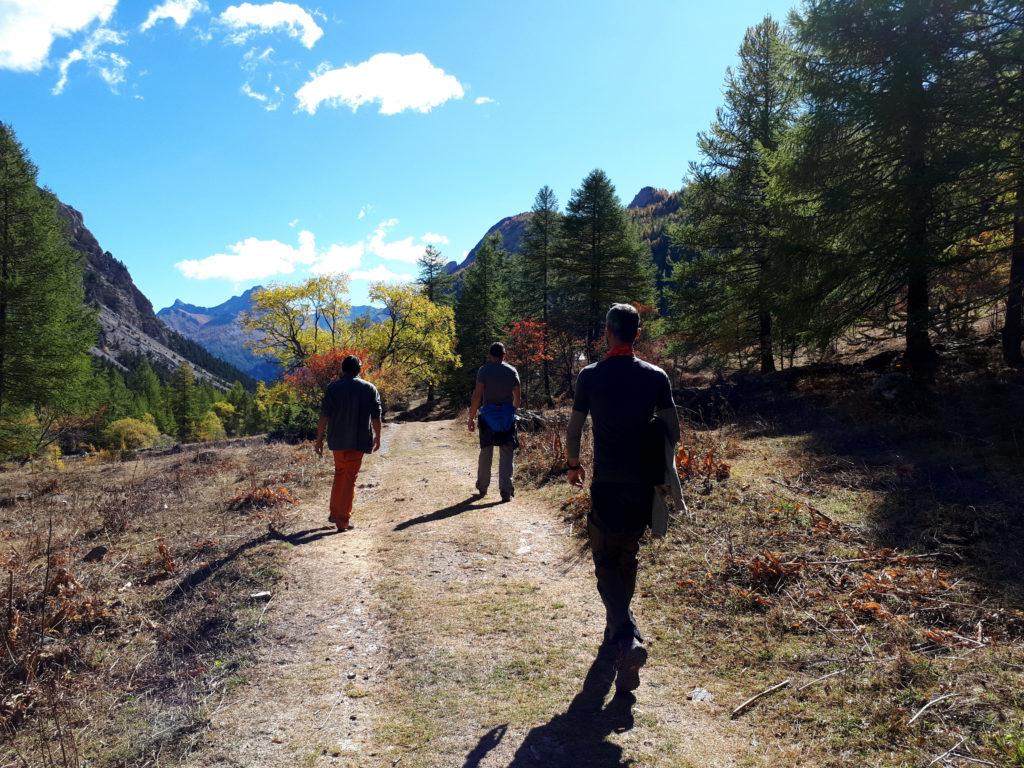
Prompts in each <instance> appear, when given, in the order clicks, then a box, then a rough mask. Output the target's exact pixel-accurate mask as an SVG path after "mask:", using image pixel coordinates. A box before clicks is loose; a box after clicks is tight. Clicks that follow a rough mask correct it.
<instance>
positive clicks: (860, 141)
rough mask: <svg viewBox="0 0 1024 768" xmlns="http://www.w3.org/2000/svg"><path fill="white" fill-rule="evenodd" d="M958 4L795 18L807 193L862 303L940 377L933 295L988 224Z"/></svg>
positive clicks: (912, 2) (840, 1) (828, 0)
mask: <svg viewBox="0 0 1024 768" xmlns="http://www.w3.org/2000/svg"><path fill="white" fill-rule="evenodd" d="M966 5H967V3H966V2H961V0H899V1H898V2H890V1H889V0H808V1H807V2H806V3H805V5H804V9H803V12H802V14H801V15H794V17H793V19H794V24H795V27H796V31H797V37H798V40H799V44H800V45H799V47H800V53H801V58H802V62H803V66H802V75H803V80H804V82H805V83H806V86H807V89H808V95H809V100H810V123H811V131H812V135H811V140H810V141H809V142H808V146H809V151H810V156H809V163H810V165H811V166H812V167H813V169H814V171H815V172H814V173H813V174H812V175H811V177H810V185H811V187H813V188H814V189H816V190H819V191H820V192H821V195H822V202H823V206H822V214H823V215H825V216H829V217H830V219H831V221H832V222H833V224H834V226H835V229H836V231H837V232H838V233H840V236H841V237H842V239H843V240H844V241H845V251H846V253H845V254H844V259H846V260H847V261H848V262H849V263H850V264H855V265H856V269H855V270H852V271H851V279H852V280H854V281H855V283H856V284H854V285H851V286H850V287H849V292H851V293H853V294H862V293H863V294H865V295H874V296H875V297H876V299H877V301H878V302H880V303H888V304H889V305H891V306H892V307H893V308H894V309H896V310H897V311H898V312H899V313H900V314H901V315H902V317H903V323H904V336H905V339H906V351H905V355H904V358H905V362H906V365H907V368H908V370H909V371H910V372H911V374H912V375H914V376H915V377H918V378H920V377H927V376H929V375H930V374H931V372H932V370H933V368H934V365H935V362H936V354H935V351H934V348H933V346H932V343H931V339H930V337H929V330H930V326H931V318H932V313H931V305H930V285H931V283H932V282H933V281H934V280H935V278H936V276H937V275H938V274H940V273H941V270H943V269H944V268H945V267H946V266H947V265H948V263H947V261H946V260H947V258H948V257H949V254H950V251H951V248H950V247H951V246H952V245H954V244H956V243H959V242H961V241H963V240H965V239H966V238H967V237H969V236H970V235H971V234H972V233H973V232H975V231H976V229H977V226H978V222H979V221H981V220H983V218H984V217H983V215H982V213H981V208H982V206H983V205H984V203H983V201H981V200H979V199H976V198H974V195H973V194H972V192H971V191H970V190H969V189H967V182H966V176H965V171H966V169H968V168H969V167H970V166H971V164H972V163H973V162H974V159H973V158H972V147H971V145H970V142H968V141H967V136H966V135H965V131H964V130H963V126H964V125H966V124H967V122H968V120H967V119H966V118H967V115H965V114H963V113H962V111H961V109H960V108H961V107H962V105H960V104H959V103H958V102H957V100H956V99H955V94H957V93H960V92H962V91H963V84H961V83H958V82H956V78H957V76H958V74H959V73H961V72H962V68H960V67H959V66H958V64H959V60H960V57H961V56H962V55H963V51H964V49H965V47H966V38H965V28H964V19H965V16H964V13H963V9H964V7H965V6H966Z"/></svg>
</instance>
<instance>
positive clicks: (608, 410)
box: [566, 304, 679, 694]
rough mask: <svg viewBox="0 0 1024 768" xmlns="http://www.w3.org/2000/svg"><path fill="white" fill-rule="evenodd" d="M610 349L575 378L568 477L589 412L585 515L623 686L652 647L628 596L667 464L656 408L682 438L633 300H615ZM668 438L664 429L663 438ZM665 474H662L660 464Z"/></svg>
mask: <svg viewBox="0 0 1024 768" xmlns="http://www.w3.org/2000/svg"><path fill="white" fill-rule="evenodd" d="M605 326H606V327H605V335H606V338H607V342H608V354H607V356H606V357H605V358H604V359H603V360H601V361H599V362H597V363H594V364H593V365H588V366H587V367H586V368H584V369H583V370H582V371H580V375H579V377H578V378H577V380H576V395H575V398H574V400H573V406H572V415H571V416H570V419H569V427H568V434H567V440H566V446H567V449H566V453H567V460H568V464H569V482H570V483H571V484H573V485H575V486H577V487H580V488H582V487H583V480H584V476H585V473H584V470H583V467H582V466H580V458H579V457H580V440H581V437H582V434H583V425H584V423H585V422H586V418H587V414H588V413H589V414H590V416H591V420H592V422H593V431H594V477H593V480H592V482H591V485H590V500H591V511H590V516H589V518H588V520H587V530H588V533H589V535H590V551H591V554H592V555H593V558H594V571H595V573H596V575H597V591H598V592H599V593H600V595H601V600H602V602H603V603H604V606H605V612H606V618H607V623H606V625H605V631H604V646H603V647H605V648H610V649H614V650H615V651H616V652H617V664H618V675H617V678H616V690H617V693H619V694H626V693H628V692H630V691H633V690H635V689H636V688H637V687H638V686H639V685H640V668H641V667H642V666H643V665H644V664H645V663H646V662H647V649H646V648H644V645H643V637H642V636H641V634H640V630H639V629H638V628H637V625H636V620H635V619H634V617H633V613H632V611H631V610H630V607H629V604H630V602H631V601H632V599H633V592H634V590H635V588H636V573H637V552H638V551H639V549H640V537H641V536H643V533H644V531H645V530H646V528H647V526H649V525H650V524H651V508H652V504H653V502H654V493H655V485H661V484H662V482H663V476H664V465H661V466H660V467H658V468H655V467H654V466H652V464H654V462H653V461H652V459H651V457H652V455H654V453H655V452H656V451H657V450H658V449H659V448H660V446H654V448H653V450H652V445H651V443H652V435H654V436H655V437H657V431H656V430H653V429H652V421H653V419H654V418H655V416H657V417H658V418H660V419H661V420H662V421H663V422H664V424H665V429H666V430H667V436H668V439H669V440H670V441H671V442H672V443H673V444H674V443H677V442H678V441H679V419H678V417H677V416H676V410H675V403H674V402H673V400H672V387H671V385H670V384H669V380H668V376H667V375H666V374H665V372H664V371H663V370H662V369H661V368H658V367H657V366H656V365H651V364H650V363H645V362H644V361H643V360H640V359H639V358H637V357H636V355H634V353H633V343H634V342H635V341H636V339H637V337H638V335H639V332H640V315H639V313H638V312H637V311H636V309H635V308H634V307H632V306H631V305H629V304H614V305H612V308H611V309H610V310H609V311H608V315H607V318H606V323H605ZM660 439H661V441H662V442H664V437H662V438H660ZM659 471H660V472H661V473H662V474H661V477H662V479H658V477H657V475H658V472H659Z"/></svg>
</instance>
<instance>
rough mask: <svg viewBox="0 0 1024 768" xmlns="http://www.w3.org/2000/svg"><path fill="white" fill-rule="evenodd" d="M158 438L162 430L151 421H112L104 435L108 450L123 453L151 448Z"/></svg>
mask: <svg viewBox="0 0 1024 768" xmlns="http://www.w3.org/2000/svg"><path fill="white" fill-rule="evenodd" d="M158 437H160V430H159V429H157V428H156V424H154V423H153V422H152V421H151V420H145V421H144V420H142V419H131V418H126V419H118V420H117V421H112V422H111V423H110V424H108V425H107V428H106V429H105V430H104V433H103V438H104V442H105V443H106V445H107V447H108V448H112V449H115V450H122V451H134V450H138V449H139V448H151V447H152V446H153V444H154V443H155V442H156V441H157V438H158Z"/></svg>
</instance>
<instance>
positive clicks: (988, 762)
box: [950, 752, 999, 768]
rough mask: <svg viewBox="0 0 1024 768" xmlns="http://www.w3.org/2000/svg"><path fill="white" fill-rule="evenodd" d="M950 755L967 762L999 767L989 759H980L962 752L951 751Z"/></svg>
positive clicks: (994, 767)
mask: <svg viewBox="0 0 1024 768" xmlns="http://www.w3.org/2000/svg"><path fill="white" fill-rule="evenodd" d="M950 757H955V758H956V759H957V760H966V761H967V762H968V763H977V764H978V765H991V766H992V768H999V767H998V766H997V765H996V764H995V763H993V762H992V761H991V760H982V759H981V758H980V757H972V756H971V755H965V754H964V753H963V752H953V753H952V754H951V755H950Z"/></svg>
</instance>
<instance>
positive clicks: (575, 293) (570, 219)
mask: <svg viewBox="0 0 1024 768" xmlns="http://www.w3.org/2000/svg"><path fill="white" fill-rule="evenodd" d="M562 232H563V238H562V247H561V248H560V250H559V252H558V258H557V261H556V267H557V275H558V282H559V296H560V302H561V303H562V304H563V305H564V307H565V310H566V317H567V318H568V321H569V323H570V324H571V326H572V328H573V331H574V333H576V334H577V335H578V336H579V337H580V338H582V339H583V340H584V341H585V343H586V351H587V358H588V359H590V360H593V359H594V357H595V355H596V352H597V342H598V340H599V339H600V338H601V334H602V332H603V331H602V329H603V324H604V316H605V313H606V312H607V311H608V307H609V306H610V305H611V304H613V303H615V302H635V303H640V304H653V303H654V262H653V261H652V259H651V252H650V249H649V248H647V246H645V245H644V244H643V243H642V242H641V241H640V237H639V236H638V235H637V233H636V230H635V228H634V227H633V225H632V223H631V222H630V221H629V219H628V218H627V216H626V213H625V211H624V210H623V208H622V205H621V203H619V199H618V197H617V196H616V194H615V187H614V186H613V185H612V182H611V180H610V179H609V178H608V176H607V174H606V173H605V172H604V171H602V170H600V169H596V170H594V171H591V172H590V173H589V174H588V175H587V177H586V178H585V179H584V180H583V183H582V184H581V185H580V188H579V189H576V190H573V193H572V195H571V196H570V198H569V204H568V205H567V206H566V212H565V217H564V218H563V222H562Z"/></svg>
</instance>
